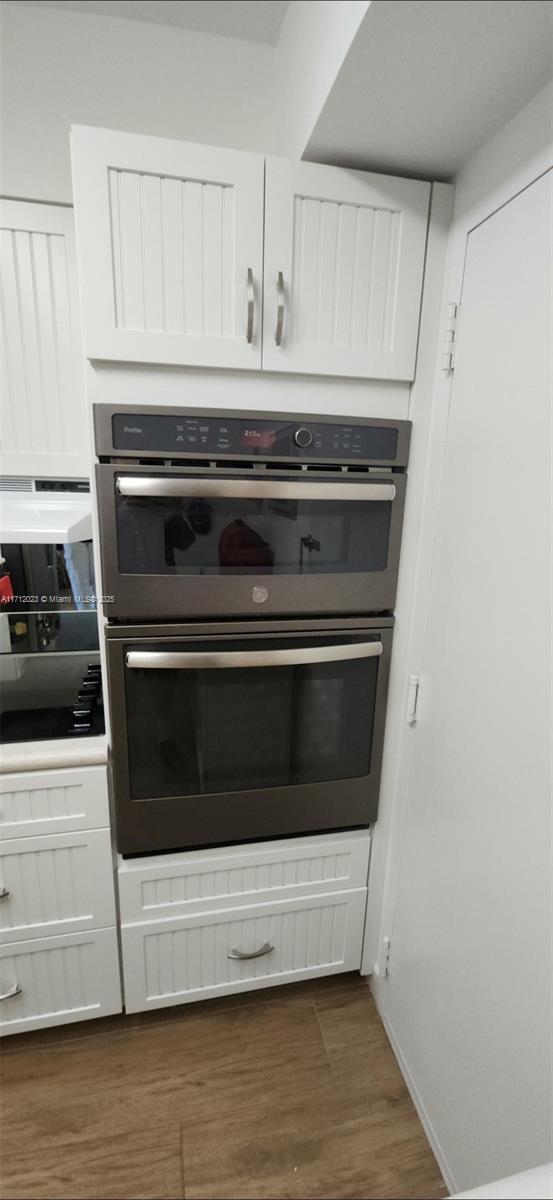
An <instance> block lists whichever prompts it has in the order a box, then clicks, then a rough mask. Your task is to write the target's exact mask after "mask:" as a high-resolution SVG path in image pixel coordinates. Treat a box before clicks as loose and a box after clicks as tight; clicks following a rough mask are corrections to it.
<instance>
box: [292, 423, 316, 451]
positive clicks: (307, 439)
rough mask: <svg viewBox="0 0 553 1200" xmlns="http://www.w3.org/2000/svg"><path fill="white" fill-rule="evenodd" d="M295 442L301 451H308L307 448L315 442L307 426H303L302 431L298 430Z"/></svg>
mask: <svg viewBox="0 0 553 1200" xmlns="http://www.w3.org/2000/svg"><path fill="white" fill-rule="evenodd" d="M294 441H295V443H296V446H299V447H300V449H301V450H307V447H308V446H310V445H311V442H312V441H313V434H312V433H311V430H310V429H306V428H305V425H302V426H301V428H300V429H296V432H295V434H294Z"/></svg>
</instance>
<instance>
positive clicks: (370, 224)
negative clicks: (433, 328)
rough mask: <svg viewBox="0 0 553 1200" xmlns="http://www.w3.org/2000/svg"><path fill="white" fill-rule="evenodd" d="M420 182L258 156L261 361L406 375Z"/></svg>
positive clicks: (292, 367)
mask: <svg viewBox="0 0 553 1200" xmlns="http://www.w3.org/2000/svg"><path fill="white" fill-rule="evenodd" d="M429 201H430V184H428V183H422V182H420V181H418V180H412V179H396V178H392V177H390V176H387V175H373V174H367V173H366V172H364V171H350V170H346V169H343V168H339V167H326V166H319V165H317V164H315V163H304V162H289V161H287V160H286V159H277V158H268V159H267V162H266V189H265V304H264V314H265V316H264V334H263V367H264V369H265V370H268V371H297V372H308V373H312V374H319V375H357V376H367V377H372V378H375V379H398V380H409V379H413V378H414V375H415V359H416V351H417V335H418V325H419V310H420V301H421V292H422V280H423V270H424V252H425V244H426V229H427V222H428V208H429Z"/></svg>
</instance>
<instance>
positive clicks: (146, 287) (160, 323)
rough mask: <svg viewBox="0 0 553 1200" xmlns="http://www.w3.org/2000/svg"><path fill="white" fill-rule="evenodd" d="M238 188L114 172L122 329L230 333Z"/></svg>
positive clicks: (114, 250)
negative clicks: (235, 196) (235, 193)
mask: <svg viewBox="0 0 553 1200" xmlns="http://www.w3.org/2000/svg"><path fill="white" fill-rule="evenodd" d="M233 191H234V189H233V187H232V186H231V185H227V184H219V183H202V182H201V181H198V180H188V179H176V178H171V177H165V176H160V175H155V174H146V173H144V174H142V173H140V172H137V171H126V170H116V169H113V168H112V169H111V170H110V171H109V202H110V222H111V239H112V259H113V264H114V267H113V286H114V292H115V314H116V322H117V328H118V329H127V330H137V331H140V330H142V331H145V332H150V333H160V332H162V333H175V334H179V333H180V334H190V335H195V336H203V337H214V338H215V337H232V336H233V334H234V326H235V314H234V304H235V300H234V297H235V279H234V274H235V267H234V243H235V236H234V195H233Z"/></svg>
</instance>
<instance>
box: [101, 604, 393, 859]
mask: <svg viewBox="0 0 553 1200" xmlns="http://www.w3.org/2000/svg"><path fill="white" fill-rule="evenodd" d="M392 632H393V618H392V617H385V618H378V617H367V618H360V619H355V618H342V619H337V618H336V619H327V620H311V621H308V620H288V621H279V620H274V619H273V620H272V621H270V622H251V621H250V622H246V621H239V622H213V623H202V624H201V625H200V624H179V625H163V624H162V625H157V626H156V625H147V626H115V625H114V626H108V627H107V628H106V644H107V662H108V672H109V692H110V703H111V711H112V717H113V715H116V718H117V719H115V720H112V726H113V737H112V764H111V765H112V783H113V795H114V804H115V815H116V830H117V847H118V850H119V852H120V853H121V854H123V855H133V854H145V853H149V852H160V851H164V850H173V849H188V848H194V847H200V846H213V845H217V846H220V845H224V844H232V843H238V842H245V841H260V840H264V839H268V838H277V837H286V836H290V835H298V834H307V833H314V832H323V831H332V830H338V829H352V828H359V827H364V826H368V825H369V824H371V823H372V822H373V821H374V820H375V818H376V815H377V807H378V788H379V776H380V766H381V759H382V747H383V740H384V723H385V711H386V693H387V686H388V674H389V662H390V653H391V643H392Z"/></svg>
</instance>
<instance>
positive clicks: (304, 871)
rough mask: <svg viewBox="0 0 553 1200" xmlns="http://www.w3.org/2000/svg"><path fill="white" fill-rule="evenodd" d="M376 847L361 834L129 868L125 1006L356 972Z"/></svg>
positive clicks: (124, 868)
mask: <svg viewBox="0 0 553 1200" xmlns="http://www.w3.org/2000/svg"><path fill="white" fill-rule="evenodd" d="M369 851H370V836H369V833H368V831H367V830H364V831H362V832H358V833H349V834H348V833H339V834H322V835H320V834H319V835H316V836H314V837H305V838H290V839H286V840H283V841H281V842H265V843H258V844H257V845H246V846H227V847H222V848H221V849H212V850H200V851H195V852H191V853H182V854H171V855H156V856H155V857H152V858H142V859H130V860H127V861H121V862H120V864H119V895H120V903H121V921H122V929H121V936H122V947H123V977H124V983H125V1001H126V1007H127V1010H128V1011H129V1012H139V1011H142V1010H144V1009H150V1008H160V1007H163V1006H165V1005H169V1004H184V1003H187V1002H188V1001H193V1000H203V999H208V998H209V997H211V996H217V995H222V996H224V995H230V994H232V993H234V992H241V991H248V990H249V989H254V988H264V987H269V986H272V985H275V984H281V983H291V982H293V981H295V980H298V979H309V978H315V977H317V976H320V975H332V974H334V973H337V972H339V971H355V970H358V969H359V967H360V963H361V946H362V938H363V925H364V920H365V907H366V900H367V874H368V866H369Z"/></svg>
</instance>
